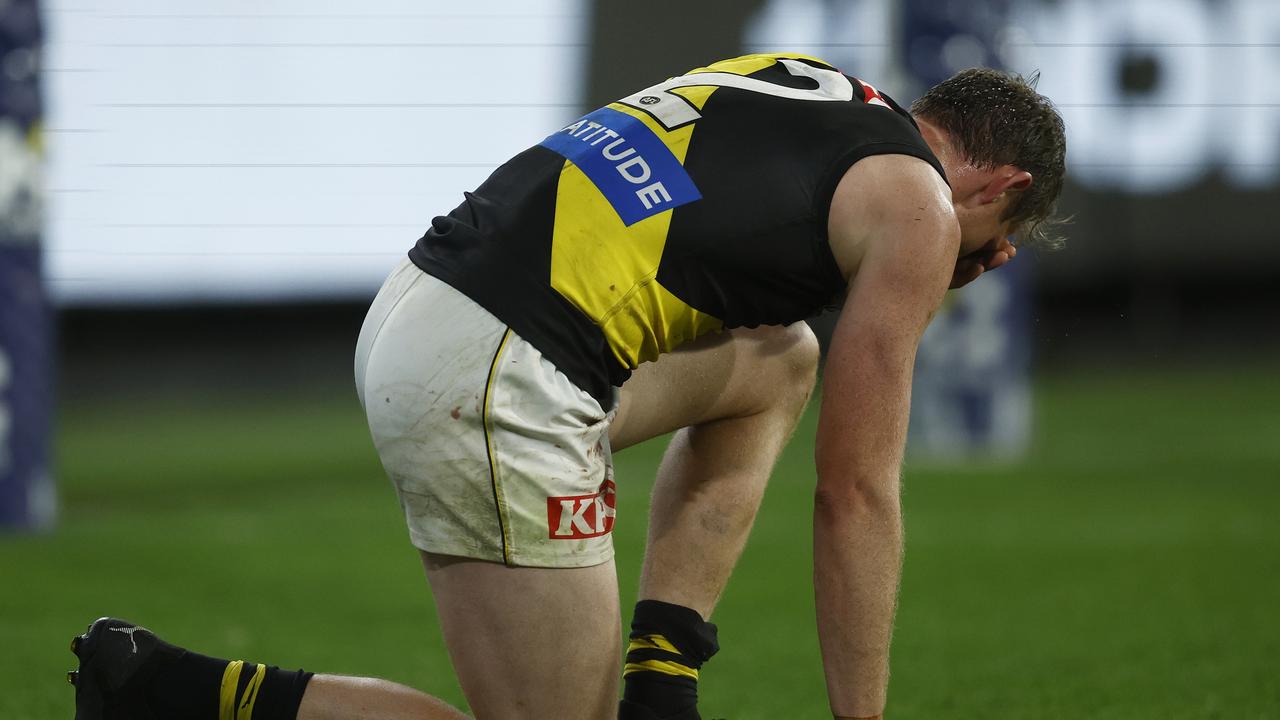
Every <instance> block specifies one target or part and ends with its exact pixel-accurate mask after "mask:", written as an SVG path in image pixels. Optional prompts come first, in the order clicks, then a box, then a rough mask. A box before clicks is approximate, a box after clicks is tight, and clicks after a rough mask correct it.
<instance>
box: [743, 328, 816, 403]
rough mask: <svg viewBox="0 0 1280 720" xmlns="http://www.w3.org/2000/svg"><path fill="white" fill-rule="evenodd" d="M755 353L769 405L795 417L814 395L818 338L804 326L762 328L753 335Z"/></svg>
mask: <svg viewBox="0 0 1280 720" xmlns="http://www.w3.org/2000/svg"><path fill="white" fill-rule="evenodd" d="M755 332H756V333H757V335H756V338H755V339H756V340H757V341H758V342H757V344H756V352H757V353H759V355H760V360H761V365H762V367H763V368H764V372H765V375H766V377H763V378H760V381H761V387H763V388H765V389H767V390H768V396H769V399H770V401H771V405H772V406H774V407H775V408H777V409H779V410H782V411H784V412H786V413H787V414H788V415H791V414H796V413H798V412H799V411H800V410H801V409H802V408H803V407H804V405H805V403H807V402H808V400H809V396H810V395H811V394H812V393H813V386H814V381H815V378H816V377H817V372H818V361H819V359H820V356H821V351H820V349H819V346H818V338H817V337H816V336H815V335H814V334H813V330H811V329H810V328H809V325H808V324H807V323H803V322H798V323H793V324H791V325H788V326H785V327H781V326H772V327H761V328H757V329H756V331H755Z"/></svg>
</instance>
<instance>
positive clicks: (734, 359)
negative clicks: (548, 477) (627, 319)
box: [609, 322, 819, 451]
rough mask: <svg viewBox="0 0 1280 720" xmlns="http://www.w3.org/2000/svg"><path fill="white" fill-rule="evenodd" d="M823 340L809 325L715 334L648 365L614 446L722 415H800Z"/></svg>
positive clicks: (612, 433) (621, 414) (625, 396)
mask: <svg viewBox="0 0 1280 720" xmlns="http://www.w3.org/2000/svg"><path fill="white" fill-rule="evenodd" d="M818 356H819V352H818V341H817V339H816V338H815V337H814V335H813V331H812V330H810V329H809V326H808V325H807V324H805V323H802V322H800V323H793V324H791V325H788V326H785V327H782V326H761V327H758V328H740V329H737V330H731V331H728V332H723V333H718V334H714V335H708V336H705V337H703V338H700V339H699V340H697V341H695V342H693V343H691V344H689V345H687V346H685V347H684V348H681V349H680V350H677V351H675V352H672V353H668V354H666V355H663V356H661V357H659V358H658V359H657V360H656V361H654V362H649V363H645V364H643V365H641V366H640V367H639V368H637V369H636V371H635V372H634V373H633V374H632V376H631V378H630V379H629V380H628V381H627V382H626V384H625V385H623V386H622V393H621V396H620V398H619V404H618V411H617V416H616V417H615V418H614V421H613V423H612V425H611V426H610V428H609V439H610V445H611V446H612V448H613V449H614V450H615V451H618V450H622V449H623V448H626V447H630V446H631V445H634V444H636V443H638V442H642V441H644V440H648V439H650V438H653V437H657V436H659V435H663V434H665V433H668V432H671V431H673V430H678V429H680V428H683V427H690V426H695V425H700V424H704V423H708V422H713V421H715V420H721V419H727V418H735V417H747V416H752V415H757V414H760V413H767V412H772V411H777V412H778V413H779V414H781V415H782V416H784V417H789V416H791V415H793V414H794V413H798V412H799V409H800V408H802V407H803V406H804V403H805V401H806V400H807V399H808V396H809V393H810V392H811V391H812V389H813V383H814V375H815V372H816V369H817V364H818Z"/></svg>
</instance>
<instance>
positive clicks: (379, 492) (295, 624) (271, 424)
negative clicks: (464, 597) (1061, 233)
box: [0, 366, 1280, 720]
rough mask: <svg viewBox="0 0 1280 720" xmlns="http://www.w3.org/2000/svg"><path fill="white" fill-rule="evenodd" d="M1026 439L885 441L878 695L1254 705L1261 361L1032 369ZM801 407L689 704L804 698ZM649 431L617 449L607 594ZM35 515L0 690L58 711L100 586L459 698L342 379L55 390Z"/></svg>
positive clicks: (21, 547) (1262, 603) (1269, 671)
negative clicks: (944, 444)
mask: <svg viewBox="0 0 1280 720" xmlns="http://www.w3.org/2000/svg"><path fill="white" fill-rule="evenodd" d="M1037 391H1038V408H1039V410H1038V425H1037V429H1036V436H1037V441H1036V447H1035V450H1034V452H1033V453H1032V454H1031V456H1030V457H1028V458H1027V460H1026V461H1025V462H1021V463H1017V464H1011V465H997V466H968V467H965V468H963V469H945V470H944V469H936V468H924V467H920V468H913V467H910V466H909V467H908V469H907V475H906V494H905V507H906V514H907V535H908V542H907V544H908V549H907V561H906V568H905V580H904V586H903V595H902V600H901V609H900V612H899V615H898V627H897V634H896V638H895V645H894V679H893V684H892V687H891V693H890V694H891V703H890V708H889V714H890V716H891V717H892V718H893V719H894V720H909V719H923V718H1091V719H1099V720H1102V719H1114V720H1137V719H1142V718H1159V719H1161V720H1176V719H1178V718H1224V719H1225V718H1231V719H1232V720H1245V719H1252V718H1280V379H1278V377H1277V375H1276V373H1275V371H1274V367H1271V368H1268V367H1264V366H1259V367H1256V368H1255V369H1253V370H1240V369H1231V370H1220V371H1212V370H1205V369H1201V370H1189V371H1161V372H1158V373H1154V374H1153V373H1150V372H1142V373H1139V372H1129V373H1124V372H1121V373H1109V374H1093V373H1090V372H1084V371H1081V372H1078V373H1075V374H1069V375H1061V374H1056V375H1050V376H1047V377H1044V378H1041V380H1040V381H1039V383H1038V387H1037ZM812 425H813V413H812V412H810V414H809V415H808V416H807V417H806V420H805V423H804V426H803V427H802V428H801V430H800V432H799V433H798V434H797V437H796V439H795V441H794V442H793V443H792V445H791V447H790V448H789V450H788V451H787V453H786V455H785V457H784V458H783V460H782V462H781V464H780V465H779V468H778V471H777V473H776V475H775V478H774V481H773V484H772V486H771V489H770V491H769V494H768V496H767V497H766V499H765V504H764V509H763V512H762V514H761V517H760V520H759V523H758V525H757V528H756V531H755V534H754V536H753V538H752V541H751V543H750V545H749V546H748V548H747V551H746V554H745V556H744V558H743V560H742V563H741V565H740V566H739V569H738V571H737V574H736V576H735V578H734V580H733V581H732V583H731V584H730V586H729V589H728V591H727V593H726V595H725V598H724V600H723V602H722V604H721V606H720V608H719V610H718V611H717V615H716V617H715V620H716V621H717V622H718V623H719V624H720V628H721V643H722V647H723V650H722V652H721V654H720V655H719V656H718V657H717V658H716V659H715V660H714V661H713V662H712V663H711V664H709V665H708V666H707V668H706V669H705V670H704V674H703V682H702V696H703V698H704V701H703V704H702V707H703V715H704V717H707V718H729V719H730V720H740V719H747V718H823V717H829V715H828V714H827V710H826V697H825V693H824V689H823V682H822V672H821V665H820V661H819V657H818V651H817V641H816V638H815V635H814V629H813V614H812V609H811V607H812V591H811V589H810V579H809V574H810V571H811V564H810V550H809V542H810V541H809V513H810V495H811V489H812V486H813V477H812V471H811V464H812V463H811V453H812V435H813V432H812V430H813V428H812ZM660 451H661V447H660V445H658V444H649V445H646V446H642V447H640V448H636V449H633V450H631V451H628V452H626V453H622V454H621V455H619V456H618V459H617V477H618V488H619V495H620V499H619V503H620V505H619V507H620V514H619V524H618V530H617V546H618V562H619V567H620V574H621V576H622V578H623V587H622V593H623V604H624V607H627V606H629V604H630V601H631V600H632V599H633V598H634V588H635V575H636V572H637V568H638V565H639V560H640V552H641V539H642V537H643V532H644V525H645V522H644V516H645V510H646V504H647V500H646V498H647V493H648V489H649V485H650V480H651V474H652V471H653V468H654V465H655V463H656V459H657V457H658V454H659V452H660ZM58 458H59V466H60V467H59V475H60V477H61V479H62V484H63V490H64V492H63V498H64V501H65V503H64V517H63V519H62V522H61V526H60V527H59V529H58V530H57V532H56V533H53V534H51V535H48V536H37V537H0V638H3V645H2V647H3V648H4V652H3V653H0V678H3V680H0V687H2V688H3V692H0V718H4V719H5V720H25V719H27V718H39V719H44V718H70V717H71V715H72V711H73V710H72V705H73V703H72V690H71V688H70V687H69V686H68V685H66V684H65V680H64V678H63V672H64V671H65V670H67V669H70V668H71V667H73V659H74V658H73V657H72V656H71V655H70V654H69V653H68V652H67V649H66V648H67V641H68V640H69V638H70V637H71V635H73V634H75V633H78V632H81V631H82V630H83V628H84V626H85V624H86V623H88V622H89V621H90V620H92V619H93V618H95V617H97V616H99V615H102V614H114V615H120V616H123V617H126V618H129V619H132V620H135V621H137V622H141V623H143V624H146V625H148V626H150V627H152V628H153V629H155V630H157V631H158V632H160V633H161V634H162V635H164V636H165V637H167V638H169V639H171V640H173V641H175V642H178V643H181V644H186V645H190V646H193V647H195V648H198V649H200V650H202V651H205V652H209V653H213V654H219V655H225V656H236V657H247V658H252V659H263V660H267V661H269V662H272V663H274V664H279V665H282V666H294V667H296V666H303V667H306V668H308V669H311V670H324V671H330V672H341V673H352V674H370V675H378V676H383V677H387V678H391V679H394V680H398V681H401V682H405V683H407V684H410V685H414V686H416V687H419V688H422V689H424V690H427V691H429V692H432V693H434V694H437V695H441V696H443V697H444V698H445V699H447V700H449V701H451V702H453V703H455V704H461V702H462V698H461V694H460V692H459V690H458V686H457V683H456V682H455V681H454V679H453V678H452V674H451V671H450V668H449V664H448V660H447V658H446V656H445V653H444V651H443V649H442V646H441V642H440V640H439V637H438V631H437V628H436V624H435V618H434V614H433V611H432V605H431V600H430V597H429V594H428V592H427V589H426V585H425V582H424V581H423V578H422V576H421V570H420V569H419V567H418V564H417V559H416V553H415V551H414V550H413V549H412V548H411V547H410V546H409V545H408V543H407V541H406V538H405V531H404V529H403V525H402V524H401V521H400V519H399V515H398V508H397V505H396V502H395V499H394V496H393V493H392V491H391V489H390V486H389V484H388V483H387V482H386V481H385V479H383V477H382V476H381V474H380V471H379V468H378V465H377V461H376V459H375V457H374V455H373V453H372V449H371V447H370V444H369V442H368V439H367V436H366V434H365V430H364V426H363V419H362V417H361V415H360V413H359V410H358V408H357V407H356V404H355V400H354V397H353V396H352V394H351V393H350V392H348V391H347V390H346V388H342V389H341V390H337V391H332V392H328V393H323V394H322V393H316V394H314V395H312V396H308V397H276V398H259V399H257V400H246V399H244V398H230V397H224V398H220V399H209V398H197V397H173V398H171V399H168V400H163V401H161V400H139V399H138V398H136V397H120V398H119V399H115V400H110V401H105V400H103V401H98V402H97V404H96V405H95V406H94V407H78V406H75V405H73V404H71V403H70V402H68V408H67V409H66V411H65V412H64V413H63V419H62V423H61V436H60V438H59V442H58Z"/></svg>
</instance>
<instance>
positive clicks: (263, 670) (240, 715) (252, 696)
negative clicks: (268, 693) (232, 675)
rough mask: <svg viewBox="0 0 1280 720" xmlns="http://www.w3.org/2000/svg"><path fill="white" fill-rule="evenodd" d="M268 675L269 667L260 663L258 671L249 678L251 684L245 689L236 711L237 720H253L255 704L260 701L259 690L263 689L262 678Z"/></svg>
mask: <svg viewBox="0 0 1280 720" xmlns="http://www.w3.org/2000/svg"><path fill="white" fill-rule="evenodd" d="M266 675H267V666H266V665H263V664H262V663H258V669H257V671H256V672H254V673H253V677H252V678H249V684H248V685H246V686H245V688H244V695H243V696H242V698H241V700H240V707H239V708H238V709H237V710H236V720H253V704H254V703H256V702H257V701H258V689H259V688H261V687H262V678H264V677H266Z"/></svg>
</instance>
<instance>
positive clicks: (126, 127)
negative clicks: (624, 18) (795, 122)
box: [44, 0, 587, 304]
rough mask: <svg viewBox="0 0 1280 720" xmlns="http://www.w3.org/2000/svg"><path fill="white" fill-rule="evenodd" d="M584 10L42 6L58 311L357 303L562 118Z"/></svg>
mask: <svg viewBox="0 0 1280 720" xmlns="http://www.w3.org/2000/svg"><path fill="white" fill-rule="evenodd" d="M586 12H587V3H586V2H585V1H584V0H526V1H525V2H520V3H512V2H501V1H497V0H489V1H485V0H479V1H477V2H470V3H466V4H458V3H449V2H440V1H439V0H413V1H409V0H367V1H366V2H363V3H359V4H351V3H316V2H302V1H301V0H273V1H271V2H249V1H248V0H235V1H228V0H217V1H215V0H189V1H188V2H183V3H178V4H174V3H163V2H143V1H140V0H132V1H125V0H112V1H110V2H105V1H104V2H93V1H92V0H81V1H80V2H75V3H74V4H73V2H72V0H65V2H63V3H57V4H47V5H46V7H45V21H46V26H47V28H48V43H47V46H46V54H45V59H44V65H45V71H46V72H45V76H44V77H45V83H46V86H45V94H46V98H47V100H48V113H47V117H46V125H47V127H46V131H47V138H48V148H49V167H48V171H49V176H48V179H47V182H46V185H47V187H48V190H49V217H48V224H47V228H48V229H47V235H46V247H47V251H48V253H47V258H48V261H47V262H48V269H47V275H48V277H49V284H50V288H51V291H52V293H53V296H54V298H55V300H57V301H58V302H60V303H62V304H95V303H118V302H138V301H143V302H149V301H165V302H172V301H198V300H219V301H236V300H263V299H273V298H281V299H288V298H302V297H307V298H311V297H317V296H339V297H341V296H347V297H357V296H361V295H368V294H371V293H372V292H373V291H375V290H376V288H377V286H378V284H379V283H380V282H381V280H382V278H383V277H384V276H385V275H386V273H387V272H388V271H389V270H390V268H391V267H392V266H393V265H394V263H395V262H396V261H397V259H398V258H400V257H403V255H404V253H405V252H406V251H407V250H408V248H409V247H410V246H411V245H412V244H413V242H414V241H415V240H416V239H417V238H418V237H419V236H420V235H421V234H422V232H423V230H425V228H426V227H427V226H428V224H429V222H430V220H431V218H432V217H433V216H435V215H439V214H443V213H446V212H448V211H449V210H451V209H452V208H453V207H455V206H456V205H457V204H458V203H459V202H460V201H461V199H462V192H463V191H464V190H470V189H472V188H474V187H475V186H476V185H478V184H479V183H480V182H481V181H482V180H483V179H484V178H485V177H486V176H487V175H488V174H489V173H490V172H491V171H492V170H493V168H495V167H496V166H497V165H499V164H500V163H502V162H503V161H505V160H506V159H507V158H509V157H510V156H511V155H514V154H515V153H517V152H519V151H520V150H522V149H524V148H526V147H528V146H530V145H533V144H536V143H537V142H539V141H540V140H541V139H542V138H543V137H545V136H546V135H548V134H550V133H551V132H552V131H554V130H556V129H557V128H559V127H562V126H563V125H565V124H566V123H567V122H569V121H571V120H572V119H573V118H574V117H576V116H577V115H578V114H579V111H580V108H579V106H578V105H579V100H580V97H581V86H582V79H583V70H582V67H583V59H584V58H585V56H586V37H585V34H586V24H587V23H586V21H587V18H586V17H585V13H586Z"/></svg>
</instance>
